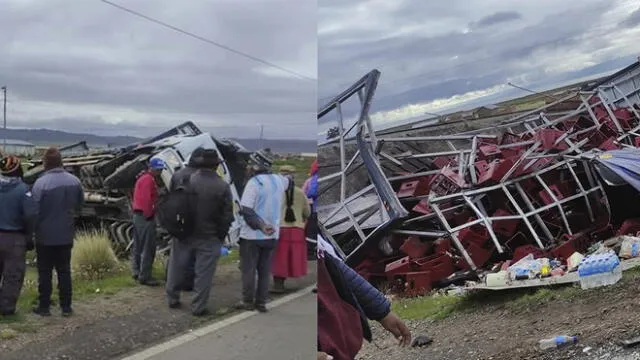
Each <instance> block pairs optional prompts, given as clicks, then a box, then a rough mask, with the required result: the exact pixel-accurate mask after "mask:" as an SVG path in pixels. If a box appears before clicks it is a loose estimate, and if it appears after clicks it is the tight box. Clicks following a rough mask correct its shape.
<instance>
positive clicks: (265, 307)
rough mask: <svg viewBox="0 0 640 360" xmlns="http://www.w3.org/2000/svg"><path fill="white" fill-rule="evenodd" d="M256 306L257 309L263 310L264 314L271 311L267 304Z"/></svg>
mask: <svg viewBox="0 0 640 360" xmlns="http://www.w3.org/2000/svg"><path fill="white" fill-rule="evenodd" d="M255 307H256V310H258V312H261V313H263V314H264V313H266V312H268V311H269V310H267V306H266V305H256V306H255Z"/></svg>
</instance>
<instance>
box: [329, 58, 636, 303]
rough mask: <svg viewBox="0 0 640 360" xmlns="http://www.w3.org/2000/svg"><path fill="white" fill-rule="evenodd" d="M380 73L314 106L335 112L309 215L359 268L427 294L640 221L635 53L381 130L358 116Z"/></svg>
mask: <svg viewBox="0 0 640 360" xmlns="http://www.w3.org/2000/svg"><path fill="white" fill-rule="evenodd" d="M379 77H380V72H379V71H377V70H373V71H371V72H370V73H368V74H367V75H365V76H364V77H363V78H361V79H360V80H358V81H357V82H356V83H355V84H353V85H352V86H351V87H349V88H348V89H347V90H345V91H344V92H342V93H341V94H339V95H338V96H336V97H334V98H333V99H332V100H331V101H329V102H328V103H327V104H326V105H324V106H322V107H321V108H320V109H319V111H318V121H319V122H321V121H326V119H329V118H331V119H337V122H338V131H337V134H336V138H335V139H332V140H329V141H327V142H326V143H324V144H322V145H319V147H318V157H319V159H320V160H319V162H320V164H321V166H320V179H319V183H320V194H321V196H320V199H321V201H320V206H319V207H318V222H319V225H320V226H321V228H322V229H323V230H324V232H325V233H326V234H327V235H329V237H330V238H331V239H330V240H331V241H333V242H334V243H335V244H336V245H337V247H338V248H339V249H340V250H341V251H342V252H343V253H344V256H345V259H346V261H347V262H348V263H349V265H351V266H352V267H354V268H355V269H356V270H357V271H358V272H359V273H360V274H361V275H363V276H365V277H366V278H367V279H369V280H370V281H372V282H378V281H384V282H390V283H391V284H393V285H394V286H396V287H399V289H398V290H399V291H401V292H404V293H405V294H409V295H411V294H424V293H426V292H428V291H430V290H431V289H432V288H434V287H444V286H448V285H450V284H454V283H460V282H464V281H465V280H475V281H478V280H484V279H485V276H486V275H487V274H489V273H491V272H492V270H491V269H492V268H493V269H494V271H495V269H496V267H497V268H500V267H504V266H509V264H513V263H516V262H517V261H518V260H520V259H523V258H524V257H526V256H529V255H532V256H533V257H534V258H538V257H548V258H550V259H554V260H555V261H558V262H561V263H564V264H566V262H567V260H568V259H569V258H570V257H571V256H572V254H574V253H576V252H586V251H587V249H588V248H589V247H590V246H591V245H592V244H594V243H597V242H599V241H603V240H607V239H609V238H611V237H613V236H616V235H624V234H633V235H635V234H636V233H637V232H638V231H640V210H636V209H638V206H637V204H638V200H640V195H639V194H640V182H637V181H635V182H634V181H633V179H632V178H633V176H635V175H633V174H634V171H635V170H634V169H636V167H637V169H639V172H640V163H635V162H634V161H632V160H630V159H633V158H634V157H638V158H639V160H640V150H637V148H639V147H640V106H639V105H640V94H639V91H640V63H638V62H636V63H634V64H632V65H631V66H629V67H627V68H625V69H623V70H621V71H619V72H617V73H616V74H613V75H612V76H610V77H608V78H606V79H603V80H601V81H599V82H597V83H595V84H591V85H590V86H585V87H583V88H580V89H577V90H576V91H573V92H571V93H569V94H568V95H566V96H564V97H562V98H559V99H557V100H556V101H554V102H551V103H547V104H546V105H545V106H543V107H540V108H538V109H535V110H532V111H527V112H524V113H521V114H518V115H516V116H511V117H504V116H503V117H501V118H492V119H487V120H486V121H480V120H476V121H471V122H469V123H466V122H465V124H464V125H463V124H460V123H456V122H453V123H447V122H445V123H440V124H434V125H426V126H422V127H418V126H416V127H414V128H413V129H411V128H408V129H404V130H401V131H397V132H393V131H386V132H385V133H381V132H376V130H375V129H374V127H373V125H372V121H371V119H370V117H369V109H370V108H371V103H372V101H373V98H374V94H375V90H376V86H377V83H378V79H379ZM356 95H357V99H358V100H359V112H358V114H357V116H356V119H355V122H354V123H353V124H349V125H347V124H345V120H344V117H345V116H344V114H343V112H342V107H343V104H344V103H345V102H347V101H349V100H350V99H352V98H355V96H356ZM558 109H559V110H558ZM612 159H613V160H612ZM620 164H622V165H620ZM630 204H633V206H631V205H630Z"/></svg>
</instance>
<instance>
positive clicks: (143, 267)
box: [131, 158, 166, 286]
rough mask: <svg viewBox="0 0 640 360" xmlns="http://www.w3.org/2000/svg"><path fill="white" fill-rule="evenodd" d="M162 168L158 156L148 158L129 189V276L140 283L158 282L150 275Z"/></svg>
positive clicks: (154, 247)
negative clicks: (131, 245)
mask: <svg viewBox="0 0 640 360" xmlns="http://www.w3.org/2000/svg"><path fill="white" fill-rule="evenodd" d="M165 167H166V165H165V162H164V161H163V160H162V159H159V158H152V159H151V161H149V168H148V170H147V171H145V172H143V173H142V174H140V176H139V177H138V179H137V180H136V184H135V187H134V189H133V204H132V206H131V207H132V209H133V227H134V231H135V233H134V241H133V249H132V260H131V270H132V272H133V278H134V279H135V280H137V281H138V282H140V284H142V285H147V286H157V285H159V283H158V281H157V280H155V279H153V278H152V277H151V269H152V267H153V261H154V260H155V256H156V221H155V214H156V203H157V200H158V184H157V183H156V177H158V176H160V174H161V173H162V170H164V169H165Z"/></svg>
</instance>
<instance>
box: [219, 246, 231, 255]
mask: <svg viewBox="0 0 640 360" xmlns="http://www.w3.org/2000/svg"><path fill="white" fill-rule="evenodd" d="M230 253H231V250H229V249H228V248H227V247H226V246H223V247H222V248H220V256H227V255H229V254H230Z"/></svg>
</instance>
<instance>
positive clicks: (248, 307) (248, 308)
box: [233, 301, 255, 311]
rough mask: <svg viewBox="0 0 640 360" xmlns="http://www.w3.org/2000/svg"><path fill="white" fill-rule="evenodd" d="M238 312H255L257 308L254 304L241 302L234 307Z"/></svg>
mask: <svg viewBox="0 0 640 360" xmlns="http://www.w3.org/2000/svg"><path fill="white" fill-rule="evenodd" d="M233 307H234V308H235V309H236V310H245V311H253V310H255V307H254V306H253V305H252V304H248V303H245V302H244V301H241V302H239V303H237V304H235V305H234V306H233Z"/></svg>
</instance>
